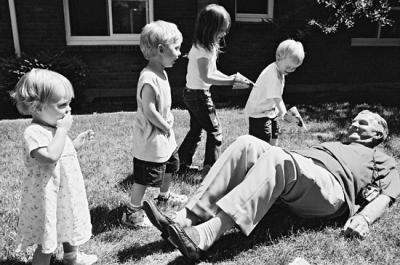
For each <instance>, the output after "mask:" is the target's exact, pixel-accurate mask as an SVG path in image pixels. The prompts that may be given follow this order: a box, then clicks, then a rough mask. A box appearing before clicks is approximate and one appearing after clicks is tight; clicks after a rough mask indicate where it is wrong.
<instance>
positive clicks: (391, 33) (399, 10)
mask: <svg viewBox="0 0 400 265" xmlns="http://www.w3.org/2000/svg"><path fill="white" fill-rule="evenodd" d="M389 17H390V18H391V19H392V20H393V21H394V23H393V25H391V26H381V25H379V24H376V23H368V24H364V25H363V26H362V28H361V29H358V31H357V33H356V35H357V37H355V38H352V39H351V45H352V46H400V5H398V6H395V7H393V8H392V10H391V11H390V13H389Z"/></svg>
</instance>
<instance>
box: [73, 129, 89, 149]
mask: <svg viewBox="0 0 400 265" xmlns="http://www.w3.org/2000/svg"><path fill="white" fill-rule="evenodd" d="M93 139H94V131H93V130H87V131H84V132H82V133H80V134H79V135H78V136H77V137H76V138H75V140H74V142H75V143H76V144H77V147H80V146H82V145H84V144H85V142H86V141H91V140H93Z"/></svg>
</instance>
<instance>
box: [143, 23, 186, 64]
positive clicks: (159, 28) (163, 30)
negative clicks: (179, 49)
mask: <svg viewBox="0 0 400 265" xmlns="http://www.w3.org/2000/svg"><path fill="white" fill-rule="evenodd" d="M182 39H183V37H182V33H181V32H180V31H179V29H178V27H177V26H176V25H175V24H174V23H170V22H166V21H163V20H157V21H153V22H150V23H149V24H147V25H146V26H144V28H143V30H142V33H141V34H140V50H141V51H142V53H143V56H144V58H146V59H149V58H151V57H152V56H154V55H155V54H156V51H157V47H158V45H159V44H172V43H177V42H182Z"/></svg>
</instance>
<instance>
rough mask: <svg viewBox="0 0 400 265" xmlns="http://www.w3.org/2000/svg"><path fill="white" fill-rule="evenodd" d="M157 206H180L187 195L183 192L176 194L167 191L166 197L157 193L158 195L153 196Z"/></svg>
mask: <svg viewBox="0 0 400 265" xmlns="http://www.w3.org/2000/svg"><path fill="white" fill-rule="evenodd" d="M154 200H155V201H156V204H157V206H167V205H168V206H171V207H182V206H184V205H185V204H186V203H187V201H188V197H187V196H186V195H183V194H176V193H173V192H170V193H169V196H168V197H165V196H162V195H158V197H156V198H154Z"/></svg>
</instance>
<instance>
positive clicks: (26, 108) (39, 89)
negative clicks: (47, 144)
mask: <svg viewBox="0 0 400 265" xmlns="http://www.w3.org/2000/svg"><path fill="white" fill-rule="evenodd" d="M60 89H64V91H65V95H66V97H67V98H69V99H71V98H73V97H74V90H73V88H72V84H71V82H70V81H69V80H68V79H67V78H66V77H64V76H63V75H61V74H59V73H57V72H54V71H51V70H47V69H38V68H33V69H32V70H31V71H29V72H27V73H26V74H24V75H23V76H22V77H21V78H20V80H19V81H18V83H17V85H16V86H15V89H14V90H13V91H12V92H11V93H10V96H11V97H12V98H13V99H14V101H15V103H16V105H17V109H18V111H19V112H20V113H21V114H23V115H32V114H33V113H35V112H37V111H40V110H41V109H42V107H43V105H44V104H47V103H49V102H50V101H51V100H52V99H53V94H54V92H55V91H56V90H60Z"/></svg>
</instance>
